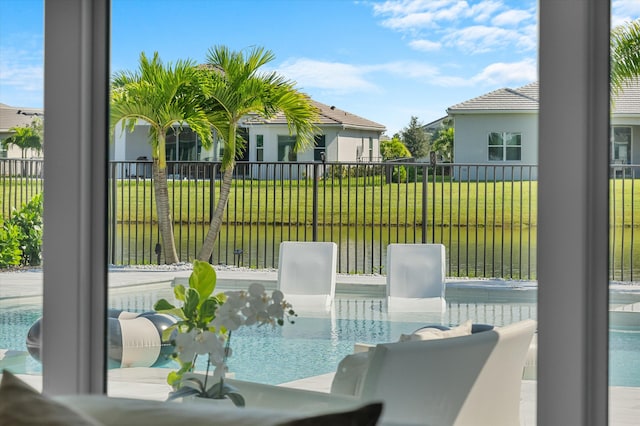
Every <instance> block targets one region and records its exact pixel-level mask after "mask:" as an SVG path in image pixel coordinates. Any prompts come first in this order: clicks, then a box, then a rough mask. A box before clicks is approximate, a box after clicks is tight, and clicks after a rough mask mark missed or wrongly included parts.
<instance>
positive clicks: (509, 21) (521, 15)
mask: <svg viewBox="0 0 640 426" xmlns="http://www.w3.org/2000/svg"><path fill="white" fill-rule="evenodd" d="M531 18H532V15H531V12H527V11H526V10H507V11H506V12H502V13H500V14H499V15H496V16H495V17H494V18H493V19H492V20H491V23H492V24H493V25H497V26H499V27H515V26H517V25H519V24H520V23H521V22H522V21H527V20H529V19H531Z"/></svg>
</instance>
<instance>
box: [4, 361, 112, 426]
mask: <svg viewBox="0 0 640 426" xmlns="http://www.w3.org/2000/svg"><path fill="white" fill-rule="evenodd" d="M0 424H2V425H12V426H22V425H24V426H27V425H47V426H87V425H99V424H100V423H98V422H96V421H94V420H93V419H92V418H90V417H87V416H85V415H82V414H80V413H78V412H76V411H75V410H73V409H71V408H69V407H66V406H65V405H63V404H61V403H59V402H56V401H53V400H51V399H49V398H47V397H46V396H44V395H41V394H40V392H38V391H37V390H35V389H33V388H32V387H31V386H29V385H27V384H26V383H24V382H23V381H22V380H20V379H19V378H17V377H16V376H14V375H13V374H11V373H10V372H9V371H8V370H4V371H3V372H2V383H1V384H0Z"/></svg>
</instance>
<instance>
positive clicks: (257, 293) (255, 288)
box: [249, 283, 264, 297]
mask: <svg viewBox="0 0 640 426" xmlns="http://www.w3.org/2000/svg"><path fill="white" fill-rule="evenodd" d="M249 294H250V295H251V296H253V297H261V296H262V295H263V294H264V286H263V285H262V284H260V283H253V284H251V285H250V286H249Z"/></svg>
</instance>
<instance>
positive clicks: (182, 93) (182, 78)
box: [111, 52, 212, 263]
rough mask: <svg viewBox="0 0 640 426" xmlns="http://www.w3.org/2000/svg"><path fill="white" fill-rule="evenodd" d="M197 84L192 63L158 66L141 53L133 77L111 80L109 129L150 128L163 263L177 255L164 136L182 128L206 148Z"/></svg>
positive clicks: (208, 142)
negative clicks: (142, 124)
mask: <svg viewBox="0 0 640 426" xmlns="http://www.w3.org/2000/svg"><path fill="white" fill-rule="evenodd" d="M201 83H202V81H201V80H200V73H199V71H198V70H197V69H196V67H195V64H194V63H193V62H191V61H177V62H176V63H175V64H167V65H164V64H163V63H162V61H161V60H160V57H159V56H158V53H157V52H155V53H154V54H153V57H152V58H151V60H149V58H147V56H146V55H145V54H144V52H143V53H141V54H140V66H139V69H138V70H137V71H136V72H127V71H125V72H120V73H117V74H116V75H115V76H114V78H113V80H112V94H111V126H115V125H116V124H117V123H118V122H122V126H123V129H124V128H127V129H128V130H129V131H133V129H134V126H135V124H136V122H137V121H138V120H140V121H143V122H146V123H147V124H149V126H150V132H149V143H150V144H151V158H152V160H153V166H152V174H153V188H154V192H155V201H156V212H157V216H158V228H159V230H160V237H161V239H162V244H163V249H164V255H165V261H166V262H167V263H177V262H178V254H177V251H176V244H175V240H174V233H173V220H172V218H171V211H170V209H169V190H168V187H167V162H166V135H167V132H168V131H169V130H170V129H171V128H172V126H174V125H178V126H183V125H185V124H186V125H188V126H189V127H190V128H191V129H192V130H193V131H194V132H195V133H197V134H198V136H199V137H200V139H201V140H202V145H203V147H205V149H206V148H209V147H210V146H211V143H212V134H211V127H210V126H209V120H208V118H207V115H206V114H205V112H204V110H203V109H202V101H203V99H204V93H203V87H204V86H203V85H202V84H201Z"/></svg>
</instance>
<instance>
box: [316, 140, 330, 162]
mask: <svg viewBox="0 0 640 426" xmlns="http://www.w3.org/2000/svg"><path fill="white" fill-rule="evenodd" d="M314 139H315V147H314V148H313V161H323V159H322V153H324V154H325V159H326V154H327V151H326V150H327V139H326V136H325V135H315V137H314Z"/></svg>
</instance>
